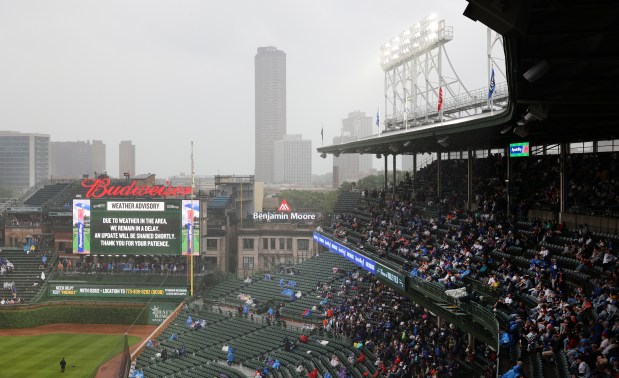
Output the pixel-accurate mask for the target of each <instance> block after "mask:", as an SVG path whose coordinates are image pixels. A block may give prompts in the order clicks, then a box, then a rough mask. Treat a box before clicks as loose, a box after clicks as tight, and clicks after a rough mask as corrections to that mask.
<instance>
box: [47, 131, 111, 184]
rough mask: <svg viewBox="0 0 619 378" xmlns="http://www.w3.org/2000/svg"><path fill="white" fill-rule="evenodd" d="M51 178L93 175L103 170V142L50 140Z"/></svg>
mask: <svg viewBox="0 0 619 378" xmlns="http://www.w3.org/2000/svg"><path fill="white" fill-rule="evenodd" d="M50 145H51V148H50V150H51V167H52V168H51V169H52V177H53V178H81V177H82V176H84V175H88V176H90V177H94V175H95V172H96V173H97V174H100V173H103V172H105V156H106V155H105V144H103V142H102V141H100V140H93V141H92V143H91V142H90V141H88V142H82V141H78V142H51V143H50Z"/></svg>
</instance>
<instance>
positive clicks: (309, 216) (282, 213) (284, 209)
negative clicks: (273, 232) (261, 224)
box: [253, 199, 318, 222]
mask: <svg viewBox="0 0 619 378" xmlns="http://www.w3.org/2000/svg"><path fill="white" fill-rule="evenodd" d="M253 219H254V220H255V221H267V222H273V221H275V222H278V221H284V222H286V221H298V220H301V221H314V220H316V219H318V216H317V215H316V214H315V213H299V212H296V211H293V210H292V207H291V206H290V204H288V201H286V199H282V202H281V203H280V204H279V206H278V207H277V212H276V213H272V212H270V211H267V212H266V213H265V212H262V213H254V215H253Z"/></svg>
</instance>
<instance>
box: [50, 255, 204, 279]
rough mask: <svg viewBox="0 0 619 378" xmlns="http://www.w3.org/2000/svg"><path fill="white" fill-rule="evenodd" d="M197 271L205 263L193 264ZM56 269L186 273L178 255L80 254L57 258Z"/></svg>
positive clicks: (102, 272)
mask: <svg viewBox="0 0 619 378" xmlns="http://www.w3.org/2000/svg"><path fill="white" fill-rule="evenodd" d="M195 269H196V271H197V272H198V273H200V272H204V271H205V270H206V264H203V263H201V262H198V263H196V264H195ZM56 270H57V271H58V273H59V274H122V273H128V274H135V273H141V274H154V275H161V276H165V275H167V274H172V275H184V274H186V264H185V259H179V258H178V257H174V256H171V257H168V256H162V257H147V256H144V257H137V256H134V257H131V256H127V257H120V256H118V257H108V258H106V257H98V256H81V257H80V258H74V257H64V258H60V259H58V263H57V266H56Z"/></svg>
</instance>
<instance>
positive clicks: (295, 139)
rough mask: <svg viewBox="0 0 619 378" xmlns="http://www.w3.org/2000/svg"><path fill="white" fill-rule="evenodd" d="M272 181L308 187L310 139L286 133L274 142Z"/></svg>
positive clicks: (309, 181) (310, 161)
mask: <svg viewBox="0 0 619 378" xmlns="http://www.w3.org/2000/svg"><path fill="white" fill-rule="evenodd" d="M274 146H275V148H274V152H275V155H274V156H275V162H274V166H273V167H274V172H273V174H274V177H273V180H274V183H275V184H285V185H294V186H300V187H309V186H311V184H312V141H311V140H304V139H303V137H302V136H301V135H298V134H295V135H286V136H284V139H282V140H279V141H277V142H275V144H274Z"/></svg>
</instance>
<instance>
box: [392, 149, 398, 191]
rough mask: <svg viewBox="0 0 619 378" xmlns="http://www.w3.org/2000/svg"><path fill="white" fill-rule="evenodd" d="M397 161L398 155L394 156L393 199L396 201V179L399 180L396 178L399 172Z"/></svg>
mask: <svg viewBox="0 0 619 378" xmlns="http://www.w3.org/2000/svg"><path fill="white" fill-rule="evenodd" d="M395 159H396V155H395V154H393V199H395V192H396V184H397V181H396V179H397V177H396V173H397V170H396V162H395Z"/></svg>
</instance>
